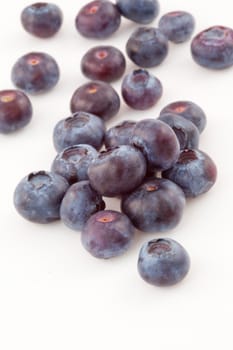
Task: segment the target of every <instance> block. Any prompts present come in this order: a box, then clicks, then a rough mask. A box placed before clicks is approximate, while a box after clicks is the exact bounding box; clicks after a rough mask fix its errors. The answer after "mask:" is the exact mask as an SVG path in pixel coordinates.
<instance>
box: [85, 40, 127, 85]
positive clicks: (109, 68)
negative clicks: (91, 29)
mask: <svg viewBox="0 0 233 350" xmlns="http://www.w3.org/2000/svg"><path fill="white" fill-rule="evenodd" d="M125 68H126V61H125V57H124V55H123V54H122V52H121V51H120V50H118V49H117V48H116V47H113V46H96V47H93V48H92V49H90V50H88V51H87V53H86V54H85V55H84V56H83V58H82V60H81V70H82V72H83V74H84V75H85V76H86V77H88V78H89V79H92V80H101V81H106V82H108V83H111V82H112V81H114V80H117V79H119V78H121V77H122V75H123V74H124V72H125Z"/></svg>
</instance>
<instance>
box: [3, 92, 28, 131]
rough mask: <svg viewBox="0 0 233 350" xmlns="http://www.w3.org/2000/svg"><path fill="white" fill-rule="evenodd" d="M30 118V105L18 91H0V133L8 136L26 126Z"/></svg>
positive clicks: (26, 98)
mask: <svg viewBox="0 0 233 350" xmlns="http://www.w3.org/2000/svg"><path fill="white" fill-rule="evenodd" d="M31 118H32V104H31V102H30V100H29V98H28V97H27V96H26V95H25V94H24V93H23V92H21V91H19V90H2V91H0V133H3V134H8V133H11V132H14V131H16V130H18V129H21V128H23V127H24V126H26V125H27V124H28V123H29V122H30V120H31Z"/></svg>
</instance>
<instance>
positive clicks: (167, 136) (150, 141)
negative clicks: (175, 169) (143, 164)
mask: <svg viewBox="0 0 233 350" xmlns="http://www.w3.org/2000/svg"><path fill="white" fill-rule="evenodd" d="M131 144H132V145H134V146H135V147H137V148H139V149H140V150H141V151H142V153H143V154H144V156H145V158H146V160H147V163H148V167H149V168H150V169H156V170H165V169H168V168H170V167H171V166H172V165H174V164H175V163H176V161H177V159H178V157H179V152H180V146H179V141H178V139H177V137H176V134H175V133H174V131H173V130H172V128H171V127H170V126H169V125H167V124H166V123H164V122H162V121H160V120H154V119H144V120H142V121H139V122H138V123H137V124H136V125H135V127H134V129H133V136H132V138H131Z"/></svg>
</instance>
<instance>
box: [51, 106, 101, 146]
mask: <svg viewBox="0 0 233 350" xmlns="http://www.w3.org/2000/svg"><path fill="white" fill-rule="evenodd" d="M104 133H105V125H104V122H103V121H102V120H101V119H100V118H99V117H97V116H95V115H93V114H91V113H86V112H77V113H74V114H73V115H71V116H70V117H68V118H66V119H62V120H60V121H59V122H58V123H57V124H56V125H55V128H54V131H53V144H54V147H55V149H56V150H57V152H61V151H63V150H64V149H65V148H67V147H70V146H74V145H79V144H88V145H91V146H93V147H95V148H96V149H97V150H99V149H100V148H101V146H102V144H103V140H104Z"/></svg>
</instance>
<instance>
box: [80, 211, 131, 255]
mask: <svg viewBox="0 0 233 350" xmlns="http://www.w3.org/2000/svg"><path fill="white" fill-rule="evenodd" d="M134 233H135V228H134V227H133V225H132V224H131V222H130V220H129V219H128V218H127V216H126V215H124V214H122V213H120V212H117V211H114V210H103V211H99V212H98V213H96V214H94V215H92V216H91V217H90V218H89V220H88V221H87V223H86V225H85V226H84V228H83V230H82V233H81V241H82V244H83V246H84V248H85V249H86V250H87V251H88V252H89V253H90V254H92V255H93V256H94V257H96V258H100V259H109V258H113V257H115V256H119V255H122V254H123V253H125V252H126V251H127V250H128V249H129V247H130V245H131V243H132V240H133V238H134Z"/></svg>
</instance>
